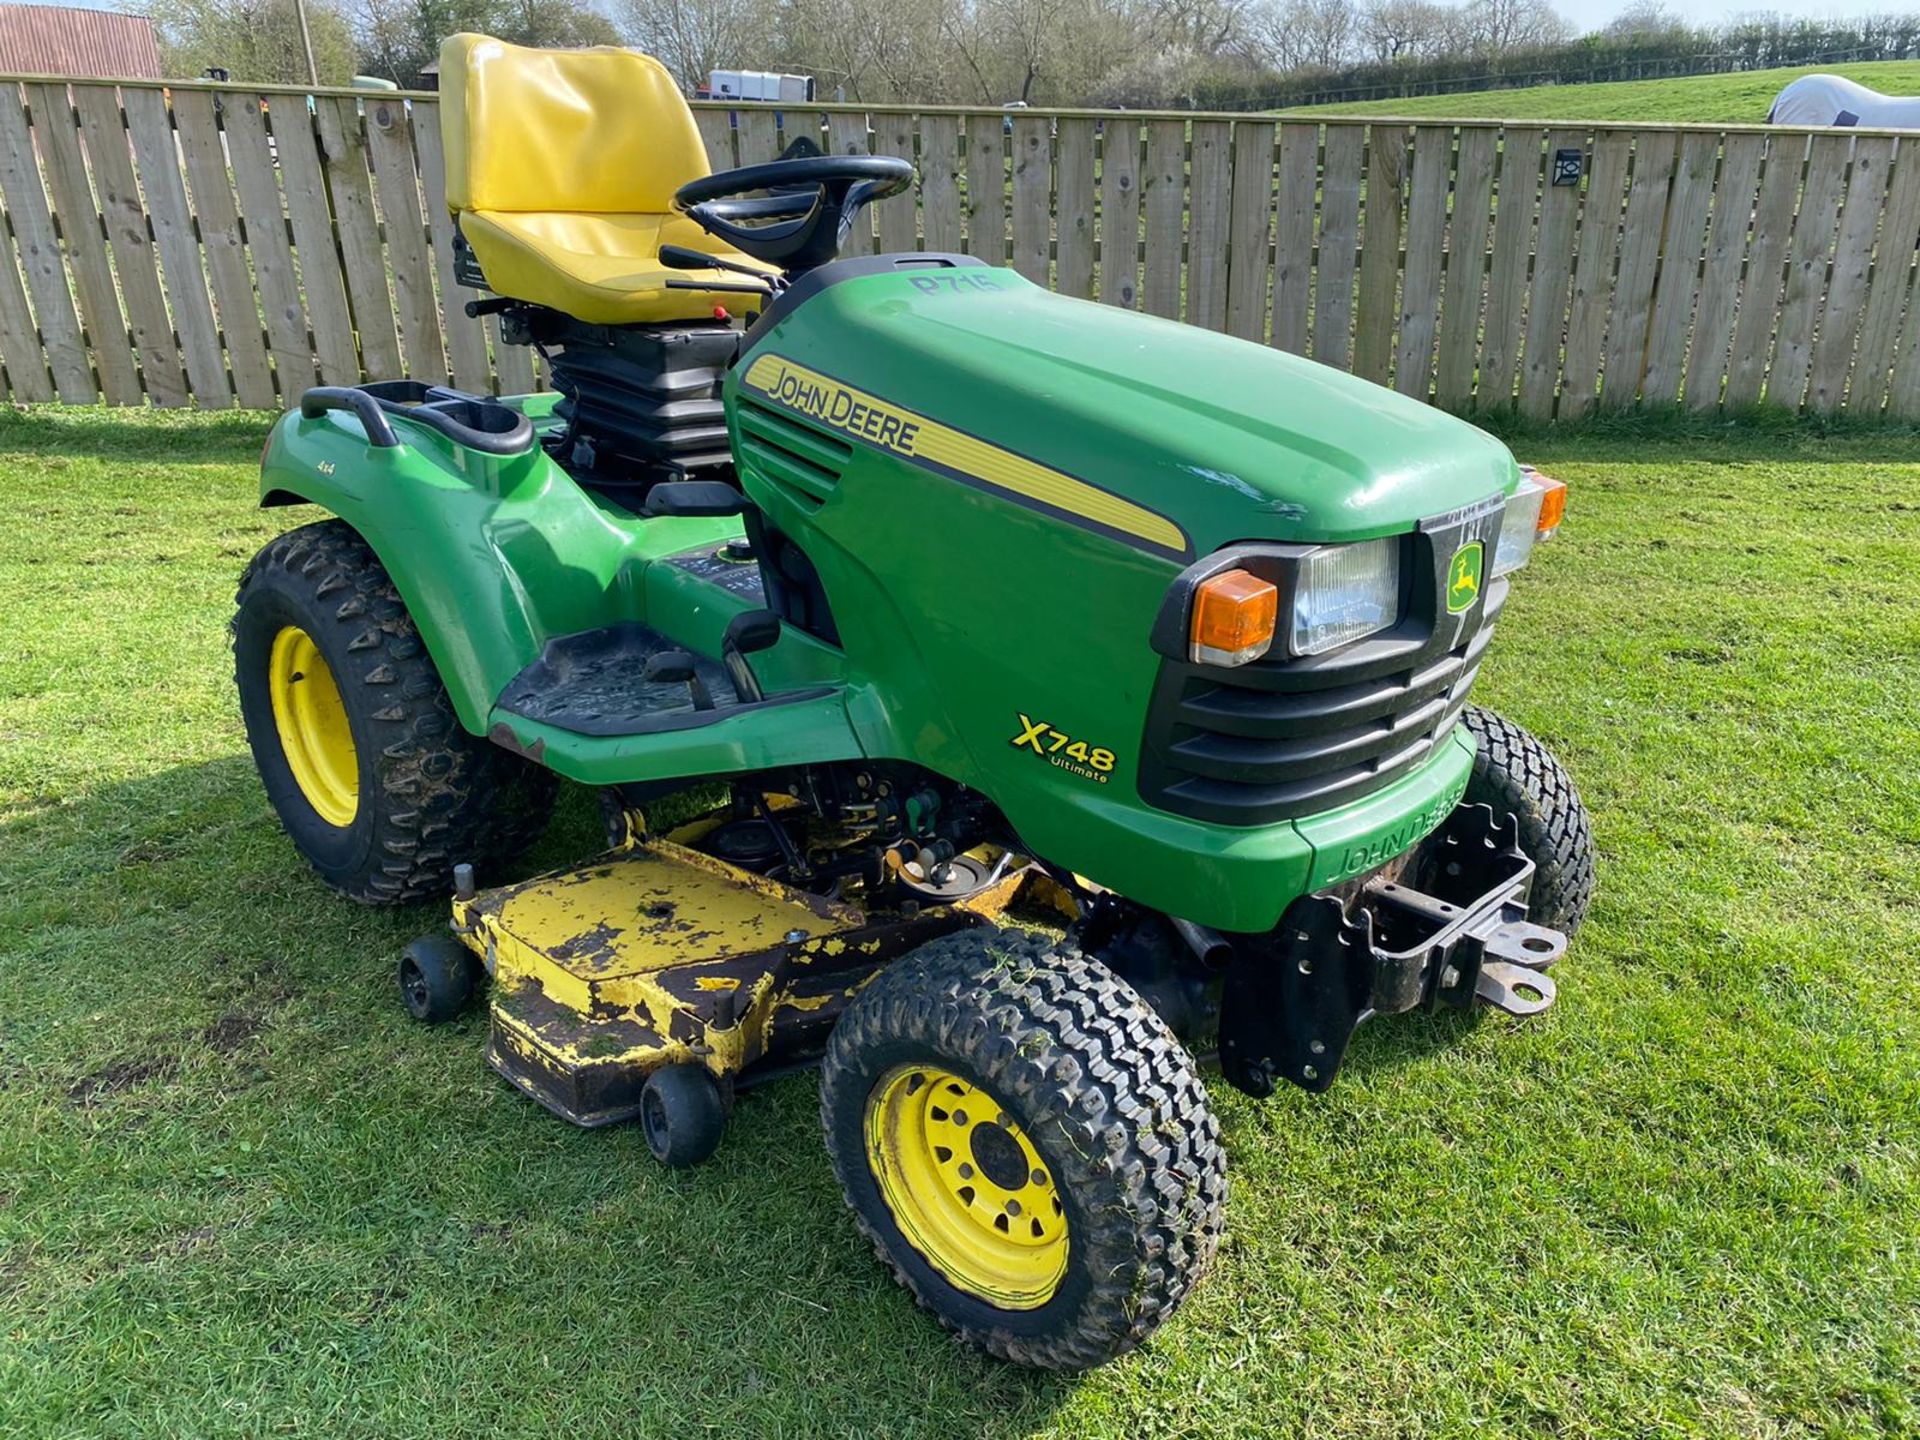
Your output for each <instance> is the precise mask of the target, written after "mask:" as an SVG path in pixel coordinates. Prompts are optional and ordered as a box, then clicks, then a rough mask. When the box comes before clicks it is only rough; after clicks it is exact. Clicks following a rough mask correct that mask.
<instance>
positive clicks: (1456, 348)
mask: <svg viewBox="0 0 1920 1440" xmlns="http://www.w3.org/2000/svg"><path fill="white" fill-rule="evenodd" d="M1497 139H1498V137H1497V135H1496V134H1495V132H1494V131H1492V130H1486V129H1473V128H1469V129H1463V130H1461V132H1460V151H1459V156H1458V158H1457V160H1456V161H1455V163H1454V181H1453V210H1452V214H1451V217H1450V219H1449V222H1448V227H1447V264H1446V271H1445V273H1444V275H1443V276H1442V279H1441V292H1440V353H1439V360H1438V364H1437V366H1436V373H1435V375H1434V400H1435V401H1436V402H1437V403H1438V404H1440V405H1443V406H1445V407H1446V408H1447V409H1449V410H1459V409H1462V408H1464V407H1465V406H1466V404H1467V402H1468V401H1469V400H1470V399H1471V398H1472V397H1473V357H1474V351H1475V349H1476V348H1477V346H1478V344H1479V339H1480V302H1481V297H1482V296H1483V295H1485V293H1486V282H1487V234H1488V232H1489V231H1490V230H1491V229H1492V226H1493V167H1494V160H1495V155H1494V148H1495V142H1496V140H1497Z"/></svg>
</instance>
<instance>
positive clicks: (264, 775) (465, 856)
mask: <svg viewBox="0 0 1920 1440" xmlns="http://www.w3.org/2000/svg"><path fill="white" fill-rule="evenodd" d="M235 600H236V607H237V608H236V613H235V615H234V619H233V660H234V680H235V683H236V684H237V685H238V686H239V690H240V710H241V714H242V716H243V717H244V719H245V721H246V727H247V743H248V745H249V746H250V747H251V748H252V750H253V758H254V763H255V764H256V765H257V766H258V767H259V770H260V778H261V780H262V781H263V782H264V783H265V784H266V788H267V799H268V800H270V801H271V802H272V804H273V808H274V810H275V811H276V812H277V813H278V814H279V816H280V823H281V824H282V825H283V826H284V827H285V828H286V832H287V835H288V836H289V837H290V838H291V839H292V841H293V844H294V848H295V849H297V850H298V851H299V852H300V853H301V855H302V856H304V857H305V858H306V860H307V862H308V863H309V864H310V865H312V866H313V868H314V869H315V870H316V871H318V872H319V875H320V878H321V879H323V880H325V881H326V882H327V883H328V884H329V885H331V886H333V887H334V888H335V889H336V890H339V891H342V892H343V893H345V894H347V895H349V896H351V897H352V898H353V899H355V900H359V901H361V902H363V903H365V904H369V905H392V904H400V903H403V902H406V901H412V900H423V899H427V898H429V897H432V896H435V895H440V894H444V893H445V892H446V890H447V888H448V886H449V885H450V883H451V881H452V875H453V867H454V865H455V864H457V863H460V862H462V861H465V862H469V863H472V864H473V865H475V866H476V867H478V868H479V869H480V870H481V871H482V873H486V872H487V871H488V870H489V869H490V868H491V867H494V866H498V865H503V864H505V863H507V862H508V861H510V860H512V859H514V858H515V857H516V856H517V855H518V854H519V853H520V852H521V851H522V850H524V849H525V848H526V847H527V846H528V845H530V844H531V843H532V842H533V840H534V839H535V837H537V836H538V835H539V833H540V831H541V829H542V828H543V827H544V826H545V824H546V821H547V816H548V814H549V813H550V812H551V811H552V809H553V801H554V796H555V793H556V791H557V788H558V786H557V782H556V781H555V779H554V776H553V774H552V772H551V771H547V770H542V769H541V768H540V767H538V766H536V765H532V764H529V763H528V762H527V761H525V760H522V759H520V758H519V757H518V756H515V755H510V754H508V753H507V752H506V751H504V750H501V749H499V748H498V747H497V746H494V745H490V744H488V743H487V742H486V741H484V740H481V739H478V738H477V737H475V736H473V735H469V734H468V733H467V732H466V731H465V730H464V729H462V728H461V726H460V722H459V720H458V719H456V718H455V716H454V713H453V703H452V701H451V700H450V699H449V698H448V696H447V691H446V687H445V686H444V685H442V684H441V683H440V675H439V672H438V671H436V670H435V669H434V666H433V660H432V658H431V657H430V656H429V655H428V654H427V650H426V646H425V645H424V644H422V643H421V639H420V634H419V631H418V630H416V629H415V628H414V624H413V620H412V618H411V617H410V616H409V615H408V614H407V607H406V606H405V605H404V604H403V603H402V602H401V599H400V595H399V592H398V591H397V590H395V589H394V585H393V581H392V579H391V578H390V577H389V576H388V575H387V571H386V568H385V567H384V566H383V565H381V563H380V561H379V559H378V558H377V557H376V556H375V555H374V553H373V551H372V549H371V548H369V547H368V545H367V543H366V542H365V541H364V540H362V539H361V538H360V537H359V536H358V535H357V534H355V533H354V532H353V530H352V529H351V528H350V527H349V526H347V525H346V524H345V523H343V522H341V521H339V520H326V521H322V522H321V523H320V524H317V525H307V526H303V527H301V528H300V529H298V530H290V531H288V532H287V533H286V534H285V535H282V536H280V537H279V538H278V539H277V540H274V541H272V542H271V543H269V544H268V545H267V547H266V548H265V549H264V550H262V551H261V552H260V553H259V554H258V555H256V556H255V557H254V559H253V563H252V564H250V565H249V566H247V571H246V574H245V575H244V576H242V577H241V580H240V593H239V594H238V596H236V597H235Z"/></svg>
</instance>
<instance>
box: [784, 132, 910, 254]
mask: <svg viewBox="0 0 1920 1440" xmlns="http://www.w3.org/2000/svg"><path fill="white" fill-rule="evenodd" d="M872 143H873V139H872V136H871V134H870V133H869V132H868V130H867V117H866V116H865V115H863V114H853V115H848V114H844V113H836V114H833V115H829V116H827V145H826V149H827V153H828V154H829V155H866V154H869V153H871V146H872ZM756 163H757V162H756ZM898 203H899V197H897V196H896V197H895V198H894V199H893V200H882V201H881V202H880V205H869V206H868V207H867V208H865V209H864V210H862V211H861V212H860V213H859V214H858V215H855V216H854V217H853V228H852V229H851V230H849V231H848V232H847V238H846V239H845V240H843V241H841V242H840V253H841V254H842V255H871V254H873V253H874V239H873V235H874V232H873V222H874V211H875V210H877V209H879V208H880V206H883V205H893V204H898Z"/></svg>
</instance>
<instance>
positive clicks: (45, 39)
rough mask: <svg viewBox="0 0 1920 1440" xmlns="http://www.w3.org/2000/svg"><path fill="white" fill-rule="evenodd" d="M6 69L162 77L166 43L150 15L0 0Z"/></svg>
mask: <svg viewBox="0 0 1920 1440" xmlns="http://www.w3.org/2000/svg"><path fill="white" fill-rule="evenodd" d="M0 74H11V75H74V76H80V77H84V78H87V79H94V80H158V79H160V78H161V75H162V71H161V68H160V42H159V40H158V39H156V38H155V36H154V33H153V22H152V21H151V20H149V19H147V17H146V16H144V15H120V14H116V13H114V12H113V11H110V10H78V9H72V8H70V7H68V6H65V5H11V4H0Z"/></svg>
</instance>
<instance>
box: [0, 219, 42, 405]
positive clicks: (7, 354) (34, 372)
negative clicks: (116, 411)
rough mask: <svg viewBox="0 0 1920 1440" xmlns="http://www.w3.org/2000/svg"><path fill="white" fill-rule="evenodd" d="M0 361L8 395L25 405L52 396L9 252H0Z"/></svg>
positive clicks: (36, 331)
mask: <svg viewBox="0 0 1920 1440" xmlns="http://www.w3.org/2000/svg"><path fill="white" fill-rule="evenodd" d="M0 360H3V361H5V362H6V367H7V382H8V387H9V395H10V398H12V399H13V400H15V401H16V402H18V403H20V404H25V405H31V404H36V403H38V402H40V401H44V400H51V399H53V396H54V389H53V383H52V381H51V380H50V379H49V378H48V376H47V352H46V350H45V348H44V347H43V346H42V345H41V343H40V331H39V329H38V327H37V326H35V324H34V323H33V312H32V310H30V309H29V308H28V306H27V291H26V287H25V286H24V285H23V284H22V283H21V280H20V271H19V268H18V267H17V266H16V265H15V264H14V263H13V256H12V255H11V254H10V253H9V254H6V255H0Z"/></svg>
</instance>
